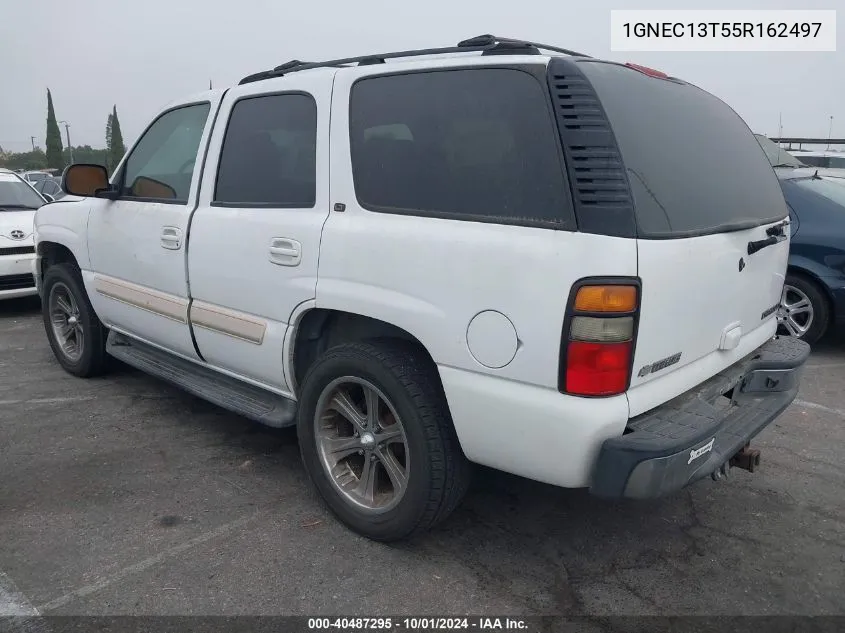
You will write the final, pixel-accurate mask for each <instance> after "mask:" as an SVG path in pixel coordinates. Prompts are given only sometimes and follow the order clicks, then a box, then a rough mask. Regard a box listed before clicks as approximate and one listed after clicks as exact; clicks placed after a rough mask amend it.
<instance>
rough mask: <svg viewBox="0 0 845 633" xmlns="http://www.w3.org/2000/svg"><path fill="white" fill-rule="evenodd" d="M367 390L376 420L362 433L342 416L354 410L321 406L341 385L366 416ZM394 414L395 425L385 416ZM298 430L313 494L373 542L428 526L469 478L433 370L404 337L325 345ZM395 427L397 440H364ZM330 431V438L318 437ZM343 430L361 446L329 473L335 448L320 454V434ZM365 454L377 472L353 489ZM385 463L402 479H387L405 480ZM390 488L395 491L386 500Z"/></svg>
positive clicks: (305, 386)
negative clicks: (370, 484)
mask: <svg viewBox="0 0 845 633" xmlns="http://www.w3.org/2000/svg"><path fill="white" fill-rule="evenodd" d="M356 381H357V382H356ZM359 387H360V389H361V392H360V393H359V394H358V395H359V396H360V397H358V399H357V400H356V393H358V391H357V390H358V388H359ZM370 388H372V389H370ZM367 389H369V390H370V393H374V392H376V396H378V402H380V404H378V406H376V407H374V410H376V411H378V414H377V416H376V417H377V419H378V420H379V422H375V423H374V422H372V418H370V422H371V425H372V426H371V428H374V429H376V431H377V432H376V431H374V433H367V432H364V431H363V430H361V428H362V427H356V426H355V424H352V423H349V420H350V419H351V418H352V417H355V416H354V415H353V416H349V415H348V414H347V415H346V416H344V415H341V414H340V413H339V409H332V410H329V411H327V410H326V408H325V406H327V403H328V402H329V400H330V394H332V393H334V394H338V393H342V392H345V393H346V395H347V396H348V397H349V398H351V400H352V401H353V403H358V404H357V405H356V409H357V414H355V415H357V416H361V417H360V419H359V421H360V420H363V419H365V418H366V417H367V416H366V415H365V413H366V412H367V411H368V408H367V406H366V404H365V403H369V402H370V400H364V397H363V396H362V394H363V392H364V391H366V390H367ZM362 412H364V413H362ZM394 419H395V420H396V422H397V423H398V425H399V426H398V427H396V426H394V424H392V423H390V422H391V421H393V420H394ZM384 420H386V421H388V425H387V426H386V428H385V426H384V425H383V424H382V421H384ZM327 421H328V422H327ZM347 423H348V424H347ZM342 427H345V428H346V429H347V433H348V432H349V431H350V430H352V431H354V430H355V429H356V428H357V429H358V432H359V438H358V439H359V440H360V442H359V443H358V444H355V438H354V437H349V435H348V434H344V435H343V436H342V437H339V436H335V435H334V434H339V433H340V431H341V428H342ZM397 428H398V429H399V430H398V431H397ZM297 430H298V436H299V446H300V451H301V453H302V461H303V463H304V464H305V470H306V471H307V473H308V476H309V478H310V479H311V482H312V483H313V485H314V487H315V488H316V489H317V492H318V493H319V495H320V497H321V498H322V499H323V501H325V503H326V504H327V505H328V507H329V509H330V510H331V511H332V512H333V513H334V514H335V516H337V517H338V519H339V520H340V521H341V522H342V523H344V524H345V525H346V526H348V527H349V528H350V529H352V530H353V531H355V532H357V533H359V534H361V535H363V536H366V537H368V538H370V539H373V540H376V541H385V542H386V541H396V540H401V539H404V538H407V537H409V536H411V535H413V534H416V533H419V532H423V531H426V530H429V529H431V528H432V527H434V526H435V525H437V524H438V523H440V522H441V521H443V520H444V519H445V518H446V517H447V516H449V514H451V513H452V511H453V510H454V509H455V508H456V507H457V506H458V504H459V503H460V501H461V499H462V498H463V496H464V494H465V493H466V490H467V488H468V487H469V482H470V474H471V467H470V464H469V462H468V461H467V459H466V457H465V456H464V454H463V452H462V451H461V448H460V445H459V442H458V438H457V435H456V433H455V429H454V426H453V424H452V418H451V415H450V414H449V407H448V405H447V403H446V396H445V394H444V393H443V388H442V386H441V384H440V380H439V377H438V375H437V370H436V369H435V367H433V366H432V363H431V361H430V360H429V359H428V358H427V357H426V355H425V354H424V353H423V352H421V351H420V350H419V348H418V347H417V346H415V345H412V344H409V343H406V342H404V341H401V340H396V339H378V340H374V341H366V342H360V343H347V344H342V345H338V346H337V347H333V348H331V349H329V350H327V351H326V352H325V353H324V354H323V355H322V356H321V357H319V358H318V359H317V360H316V361H315V363H314V364H313V365H312V366H311V368H310V369H309V370H308V373H307V374H306V376H305V379H304V381H303V383H302V389H301V393H300V399H299V412H298V429H297ZM400 431H401V432H402V433H401V438H400V439H396V438H394V440H395V443H393V442H392V441H390V440H388V442H391V443H384V444H379V440H378V439H376V440H375V443H374V444H368V442H370V438H369V437H368V436H373V437H375V438H381V437H387V436H388V435H391V434H393V435H394V436H395V435H396V434H397V433H399V432H400ZM328 436H332V439H331V440H324V439H321V438H323V437H328ZM344 439H346V440H349V441H351V442H352V444H351V445H350V446H359V447H362V448H361V450H360V451H359V452H358V453H360V454H358V453H355V452H352V453H351V454H350V455H348V456H347V457H343V459H341V460H340V461H338V465H337V466H335V467H334V471H333V472H340V473H342V476H341V475H338V478H337V479H336V478H335V477H334V476H332V474H330V471H329V468H330V464H331V463H333V462H334V459H335V457H334V455H329V456H327V455H326V451H327V449H326V448H325V447H326V446H327V445H328V444H327V443H326V442H327V441H333V442H337V441H338V440H344ZM400 445H401V446H400ZM337 446H339V445H337ZM367 446H370V448H367ZM373 447H375V448H373ZM400 449H401V451H400ZM344 452H348V451H344ZM388 453H389V454H388ZM341 454H343V453H337V455H341ZM374 455H376V456H375V457H374ZM368 456H369V459H371V460H374V461H375V462H376V465H375V466H372V468H373V469H374V470H373V472H376V473H377V474H376V475H373V481H375V483H376V485H375V486H374V492H373V494H372V495H367V494H363V495H360V496H356V495H357V494H358V493H356V492H355V491H356V490H360V489H363V488H365V486H364V485H363V484H364V483H365V482H366V481H367V479H366V478H365V474H364V467H365V466H366V464H372V463H373V462H372V461H368ZM382 460H384V461H382ZM327 464H328V465H327ZM359 464H360V470H359V469H358V467H357V466H358V465H359ZM388 465H391V472H393V473H395V472H396V466H397V465H398V467H399V469H400V471H401V472H402V473H404V474H405V476H406V479H405V480H404V481H405V485H404V488H403V487H402V486H401V484H400V485H399V486H397V485H396V484H395V483H394V482H395V481H402V479H401V477H394V475H392V474H391V473H390V472H388ZM340 480H343V481H344V482H345V485H346V488H342V486H341V483H339V482H340ZM388 488H390V489H392V490H393V496H392V500H390V499H391V497H390V494H389V492H387V490H388ZM397 490H401V493H397ZM379 491H381V492H379Z"/></svg>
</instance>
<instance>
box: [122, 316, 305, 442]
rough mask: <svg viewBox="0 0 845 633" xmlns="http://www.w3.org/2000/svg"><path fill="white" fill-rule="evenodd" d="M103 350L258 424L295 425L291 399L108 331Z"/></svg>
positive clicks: (294, 411) (294, 408)
mask: <svg viewBox="0 0 845 633" xmlns="http://www.w3.org/2000/svg"><path fill="white" fill-rule="evenodd" d="M106 351H107V352H108V353H109V354H110V355H111V356H114V357H115V358H117V359H118V360H121V361H123V362H124V363H126V364H127V365H130V366H132V367H135V368H136V369H140V370H141V371H143V372H146V373H148V374H150V375H152V376H155V377H156V378H160V379H162V380H165V381H167V382H169V383H172V384H174V385H176V386H177V387H181V388H182V389H184V390H185V391H187V392H188V393H191V394H193V395H195V396H198V397H200V398H203V399H205V400H208V401H209V402H212V403H214V404H216V405H218V406H220V407H223V408H224V409H228V410H229V411H233V412H234V413H238V414H240V415H242V416H244V417H247V418H249V419H251V420H255V421H256V422H260V423H261V424H266V425H267V426H272V427H275V428H280V427H284V426H292V425H294V424H296V402H294V401H293V400H290V399H289V398H285V397H284V396H280V395H278V394H275V393H272V392H269V391H267V390H265V389H261V388H260V387H254V386H252V385H250V384H247V383H244V382H241V381H240V380H237V379H236V378H230V377H229V376H226V375H224V374H221V373H219V372H216V371H214V370H213V369H209V368H207V367H203V366H202V365H198V364H196V363H192V362H191V361H187V360H184V359H182V358H179V357H178V356H173V355H172V354H169V353H167V352H165V351H162V350H160V349H158V348H156V347H153V346H151V345H147V344H145V343H142V342H140V341H136V340H135V339H131V338H129V337H128V336H124V335H123V334H119V333H117V332H115V331H111V332H109V337H108V341H107V342H106Z"/></svg>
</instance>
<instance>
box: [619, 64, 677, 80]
mask: <svg viewBox="0 0 845 633" xmlns="http://www.w3.org/2000/svg"><path fill="white" fill-rule="evenodd" d="M625 65H626V66H627V67H628V68H632V69H634V70H636V71H639V72H641V73H642V74H644V75H648V76H649V77H656V78H657V79H669V75H667V74H666V73H664V72H660V71H659V70H655V69H654V68H649V67H648V66H640V65H639V64H632V63H631V62H628V63H627V64H625Z"/></svg>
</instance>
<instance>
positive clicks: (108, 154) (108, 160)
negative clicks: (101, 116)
mask: <svg viewBox="0 0 845 633" xmlns="http://www.w3.org/2000/svg"><path fill="white" fill-rule="evenodd" d="M113 116H114V115H113V114H112V113H111V112H109V119H108V121H106V169H108V170H109V171H111V168H112V164H111V128H112V121H113Z"/></svg>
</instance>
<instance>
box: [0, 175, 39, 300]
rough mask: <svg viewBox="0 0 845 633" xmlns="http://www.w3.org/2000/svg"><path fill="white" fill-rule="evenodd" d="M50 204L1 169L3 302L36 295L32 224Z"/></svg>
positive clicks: (0, 275) (0, 283)
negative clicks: (39, 212)
mask: <svg viewBox="0 0 845 633" xmlns="http://www.w3.org/2000/svg"><path fill="white" fill-rule="evenodd" d="M47 201H48V199H47V198H44V197H42V196H41V195H40V194H39V193H38V192H37V191H35V189H33V188H32V186H31V185H30V184H29V183H28V182H26V181H25V180H24V179H23V178H21V177H20V176H18V175H17V174H16V173H14V172H13V171H10V170H8V169H3V168H0V299H12V298H15V297H25V296H27V295H34V294H37V291H36V288H35V278H34V277H33V274H32V272H33V271H32V266H33V261H34V260H35V241H34V237H33V220H34V218H35V210H36V209H38V208H39V207H41V206H42V205H43V204H45V203H46V202H47Z"/></svg>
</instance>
